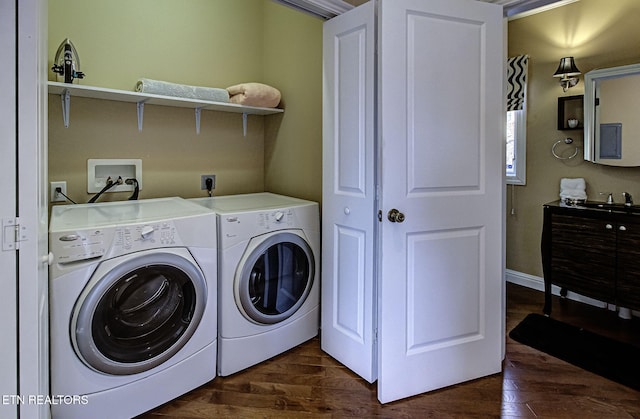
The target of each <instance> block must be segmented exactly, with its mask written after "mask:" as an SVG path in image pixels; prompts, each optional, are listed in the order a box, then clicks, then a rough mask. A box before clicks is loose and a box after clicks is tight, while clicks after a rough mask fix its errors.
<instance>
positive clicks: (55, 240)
mask: <svg viewBox="0 0 640 419" xmlns="http://www.w3.org/2000/svg"><path fill="white" fill-rule="evenodd" d="M49 241H50V250H51V252H52V253H53V255H54V262H53V263H52V265H51V266H50V275H49V281H50V301H49V306H50V349H51V351H50V357H51V396H52V400H54V401H59V403H58V402H54V403H52V409H51V410H52V416H53V418H54V419H55V418H64V419H69V418H89V417H90V418H102V417H104V418H130V417H133V416H136V415H138V414H141V413H143V412H145V411H147V410H150V409H152V408H154V407H156V406H159V405H161V404H163V403H166V402H168V401H170V400H172V399H174V398H176V397H178V396H180V395H181V394H184V393H186V392H187V391H190V390H192V389H194V388H196V387H198V386H200V385H202V384H204V383H206V382H208V381H210V380H212V379H213V378H214V377H215V376H216V358H217V308H216V303H217V281H216V278H217V259H216V257H215V254H216V217H215V215H214V214H213V213H211V211H209V210H206V209H205V208H202V207H201V206H199V205H196V204H194V203H192V202H188V201H187V200H184V199H181V198H162V199H148V200H140V201H124V202H109V203H98V204H80V205H65V206H56V207H54V208H53V209H52V214H51V223H50V231H49Z"/></svg>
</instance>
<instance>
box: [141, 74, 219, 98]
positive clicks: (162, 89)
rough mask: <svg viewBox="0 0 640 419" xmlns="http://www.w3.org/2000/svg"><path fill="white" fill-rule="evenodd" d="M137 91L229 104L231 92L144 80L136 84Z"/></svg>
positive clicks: (214, 88)
mask: <svg viewBox="0 0 640 419" xmlns="http://www.w3.org/2000/svg"><path fill="white" fill-rule="evenodd" d="M136 91H137V92H140V93H150V94H154V95H164V96H174V97H181V98H186V99H196V100H207V101H211V102H223V103H229V92H227V90H226V89H219V88H216V87H202V86H189V85H186V84H178V83H171V82H168V81H160V80H152V79H144V78H142V79H140V80H138V82H137V83H136Z"/></svg>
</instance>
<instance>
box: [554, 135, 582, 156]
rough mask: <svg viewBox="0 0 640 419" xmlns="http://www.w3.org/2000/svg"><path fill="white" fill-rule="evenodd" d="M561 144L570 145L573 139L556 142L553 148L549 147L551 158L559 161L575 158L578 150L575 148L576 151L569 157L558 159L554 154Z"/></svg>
mask: <svg viewBox="0 0 640 419" xmlns="http://www.w3.org/2000/svg"><path fill="white" fill-rule="evenodd" d="M561 143H565V144H571V143H573V138H569V137H567V138H565V139H564V140H558V141H556V142H555V144H554V145H553V147H551V154H553V157H555V158H556V159H560V160H569V159H572V158H574V157H575V156H577V155H578V150H579V148H578V147H577V146H576V151H575V152H574V153H573V154H572V155H571V156H569V157H560V156H558V155H557V154H556V147H557V145H558V144H561Z"/></svg>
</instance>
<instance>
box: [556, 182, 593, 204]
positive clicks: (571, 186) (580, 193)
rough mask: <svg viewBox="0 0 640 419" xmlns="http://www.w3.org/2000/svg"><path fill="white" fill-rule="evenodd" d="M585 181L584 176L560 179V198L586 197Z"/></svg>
mask: <svg viewBox="0 0 640 419" xmlns="http://www.w3.org/2000/svg"><path fill="white" fill-rule="evenodd" d="M586 189H587V183H586V182H585V181H584V178H581V177H580V178H574V179H570V178H562V179H560V199H563V200H564V199H566V198H568V199H584V200H586V199H587V191H586Z"/></svg>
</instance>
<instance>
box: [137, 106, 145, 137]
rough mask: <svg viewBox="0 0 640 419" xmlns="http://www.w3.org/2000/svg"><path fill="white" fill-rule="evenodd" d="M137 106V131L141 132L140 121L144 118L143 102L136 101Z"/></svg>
mask: <svg viewBox="0 0 640 419" xmlns="http://www.w3.org/2000/svg"><path fill="white" fill-rule="evenodd" d="M136 107H137V108H138V131H139V132H142V121H143V120H144V102H138V103H137V104H136Z"/></svg>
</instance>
